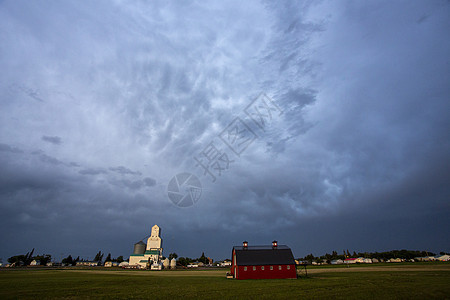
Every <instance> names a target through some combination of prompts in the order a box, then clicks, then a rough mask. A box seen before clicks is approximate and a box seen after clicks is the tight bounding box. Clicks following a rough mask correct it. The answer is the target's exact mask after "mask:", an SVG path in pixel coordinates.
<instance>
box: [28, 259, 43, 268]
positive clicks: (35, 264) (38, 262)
mask: <svg viewBox="0 0 450 300" xmlns="http://www.w3.org/2000/svg"><path fill="white" fill-rule="evenodd" d="M40 264H41V261H40V260H37V259H35V260H33V261H32V262H31V263H30V266H39V265H40Z"/></svg>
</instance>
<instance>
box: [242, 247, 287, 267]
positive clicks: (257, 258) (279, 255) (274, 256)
mask: <svg viewBox="0 0 450 300" xmlns="http://www.w3.org/2000/svg"><path fill="white" fill-rule="evenodd" d="M233 249H234V250H235V251H236V265H238V266H256V265H292V264H295V261H294V256H293V255H292V251H291V249H290V248H289V247H288V246H286V245H278V247H276V248H272V246H271V245H270V246H248V247H247V248H246V249H245V248H244V247H243V246H234V247H233Z"/></svg>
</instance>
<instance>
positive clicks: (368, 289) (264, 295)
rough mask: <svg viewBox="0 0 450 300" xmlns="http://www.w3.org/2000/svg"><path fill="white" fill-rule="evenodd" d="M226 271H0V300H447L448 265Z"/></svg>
mask: <svg viewBox="0 0 450 300" xmlns="http://www.w3.org/2000/svg"><path fill="white" fill-rule="evenodd" d="M225 272H226V270H223V269H222V270H182V271H160V272H155V271H153V272H150V271H138V270H121V269H114V268H112V269H111V268H102V267H97V268H91V269H87V268H86V269H81V268H79V269H77V268H65V269H50V268H17V269H1V270H0V299H17V298H20V299H23V298H44V299H47V298H71V299H74V298H108V299H109V298H139V299H142V298H156V299H167V298H184V299H199V298H200V299H236V298H237V299H240V298H242V299H243V298H246V299H269V298H270V299H273V298H276V299H299V298H300V297H302V298H326V299H328V298H335V299H336V298H337V299H344V298H345V299H348V298H353V299H450V263H449V264H433V263H428V264H418V265H408V264H406V265H402V264H395V265H391V266H386V265H378V266H377V265H373V266H368V267H364V266H358V267H353V266H352V267H350V268H311V269H309V270H308V277H304V276H302V277H300V278H299V279H297V280H295V279H287V280H233V279H226V278H225Z"/></svg>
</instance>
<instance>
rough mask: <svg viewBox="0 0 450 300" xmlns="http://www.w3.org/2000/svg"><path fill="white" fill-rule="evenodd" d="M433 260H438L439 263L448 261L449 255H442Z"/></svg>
mask: <svg viewBox="0 0 450 300" xmlns="http://www.w3.org/2000/svg"><path fill="white" fill-rule="evenodd" d="M435 258H436V260H439V261H450V255H447V254H444V255H441V256H436V257H435Z"/></svg>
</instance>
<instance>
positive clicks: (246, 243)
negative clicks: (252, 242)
mask: <svg viewBox="0 0 450 300" xmlns="http://www.w3.org/2000/svg"><path fill="white" fill-rule="evenodd" d="M242 246H243V247H244V249H248V242H247V241H244V242H243V243H242Z"/></svg>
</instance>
